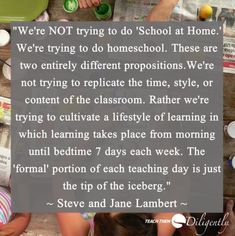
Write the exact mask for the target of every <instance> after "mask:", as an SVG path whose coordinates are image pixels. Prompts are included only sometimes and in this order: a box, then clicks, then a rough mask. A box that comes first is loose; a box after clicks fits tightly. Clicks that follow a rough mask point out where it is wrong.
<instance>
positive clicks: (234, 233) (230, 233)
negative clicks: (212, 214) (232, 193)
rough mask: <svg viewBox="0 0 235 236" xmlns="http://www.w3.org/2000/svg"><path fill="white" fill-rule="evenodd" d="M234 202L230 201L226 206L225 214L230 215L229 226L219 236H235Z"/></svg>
mask: <svg viewBox="0 0 235 236" xmlns="http://www.w3.org/2000/svg"><path fill="white" fill-rule="evenodd" d="M233 207H234V201H233V200H229V201H228V202H227V204H226V212H225V214H229V215H228V218H227V220H228V221H229V225H228V226H226V227H223V228H222V229H221V230H220V231H219V233H218V235H220V236H235V212H234V210H233Z"/></svg>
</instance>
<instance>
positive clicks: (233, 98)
mask: <svg viewBox="0 0 235 236" xmlns="http://www.w3.org/2000/svg"><path fill="white" fill-rule="evenodd" d="M61 2H62V1H60V0H50V2H49V8H48V13H49V15H50V20H54V21H55V20H59V19H68V20H73V21H92V20H96V18H95V16H94V14H93V11H92V9H86V10H79V11H77V12H76V13H74V14H67V13H65V12H64V10H63V8H62V3H61ZM109 2H110V3H111V4H113V3H114V0H111V1H109ZM0 28H6V29H9V28H10V26H9V25H8V24H0ZM9 57H10V45H8V46H6V47H2V48H0V58H1V59H3V60H6V59H8V58H9ZM0 96H4V97H10V96H11V90H10V82H9V81H8V80H6V79H5V78H4V77H3V75H2V65H0ZM233 120H235V75H233V74H224V123H225V124H227V123H229V122H230V121H233ZM232 153H235V139H230V138H228V137H226V136H225V137H224V196H225V197H229V198H231V197H232V198H234V199H235V184H234V183H235V171H234V170H232V169H231V168H229V167H228V165H227V163H226V161H227V159H228V157H229V156H230V155H231V154H232Z"/></svg>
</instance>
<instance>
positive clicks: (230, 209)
mask: <svg viewBox="0 0 235 236" xmlns="http://www.w3.org/2000/svg"><path fill="white" fill-rule="evenodd" d="M233 207H234V202H233V200H229V201H228V202H227V204H226V212H229V213H233Z"/></svg>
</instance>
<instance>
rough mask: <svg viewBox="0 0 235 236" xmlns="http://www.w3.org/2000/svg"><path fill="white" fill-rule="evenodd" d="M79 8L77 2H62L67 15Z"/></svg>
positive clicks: (70, 0) (75, 0)
mask: <svg viewBox="0 0 235 236" xmlns="http://www.w3.org/2000/svg"><path fill="white" fill-rule="evenodd" d="M78 7H79V4H78V1H77V0H65V1H64V10H65V11H66V12H67V13H74V12H76V11H77V9H78Z"/></svg>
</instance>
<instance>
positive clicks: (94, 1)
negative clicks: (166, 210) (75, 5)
mask: <svg viewBox="0 0 235 236" xmlns="http://www.w3.org/2000/svg"><path fill="white" fill-rule="evenodd" d="M78 2H79V7H80V8H88V7H94V6H98V5H99V4H100V3H101V0H78Z"/></svg>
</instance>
